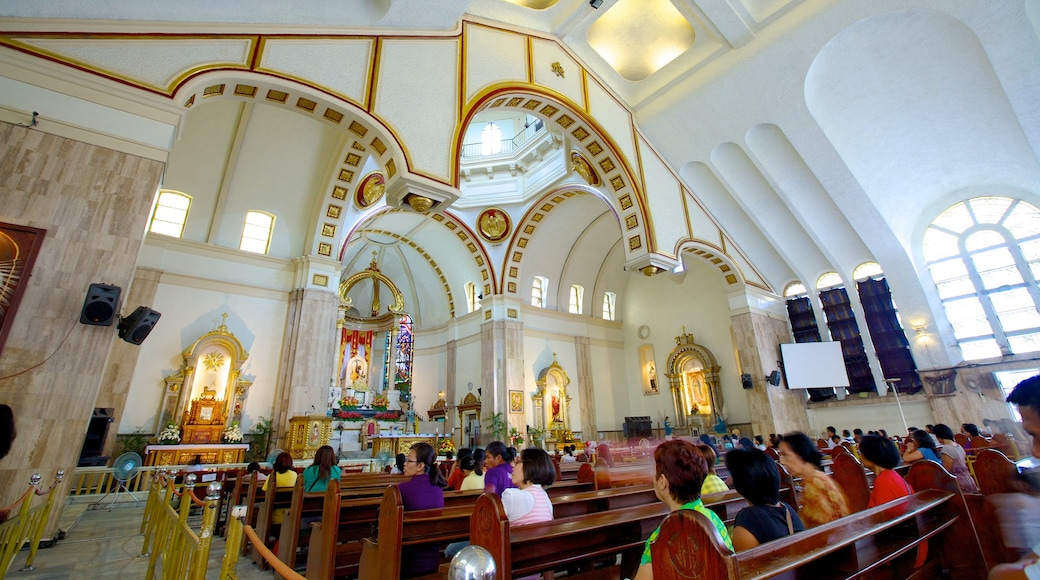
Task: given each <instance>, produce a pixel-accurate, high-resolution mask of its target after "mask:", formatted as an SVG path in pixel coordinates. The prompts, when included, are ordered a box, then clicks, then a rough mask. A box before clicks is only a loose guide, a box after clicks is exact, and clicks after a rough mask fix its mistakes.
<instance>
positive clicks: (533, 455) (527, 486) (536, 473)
mask: <svg viewBox="0 0 1040 580" xmlns="http://www.w3.org/2000/svg"><path fill="white" fill-rule="evenodd" d="M555 481H556V467H555V466H553V463H552V460H551V459H549V454H548V453H546V452H545V451H543V450H541V449H538V448H536V447H529V448H527V449H524V450H523V451H521V452H520V461H518V462H517V463H516V464H515V465H513V485H515V486H516V487H515V488H509V489H506V490H503V491H502V507H503V508H504V509H505V511H506V517H508V518H509V525H510V527H512V526H524V525H527V524H536V523H538V522H548V521H552V519H553V507H552V502H551V501H550V500H549V495H548V494H546V493H545V488H547V487H549V486H550V485H552V484H553V483H554V482H555Z"/></svg>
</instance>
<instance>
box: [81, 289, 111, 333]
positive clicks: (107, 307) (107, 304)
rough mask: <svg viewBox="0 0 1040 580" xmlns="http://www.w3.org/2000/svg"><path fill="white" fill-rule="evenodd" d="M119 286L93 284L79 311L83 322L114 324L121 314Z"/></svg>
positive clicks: (99, 324) (104, 324) (98, 324)
mask: <svg viewBox="0 0 1040 580" xmlns="http://www.w3.org/2000/svg"><path fill="white" fill-rule="evenodd" d="M121 292H122V290H121V289H120V288H119V286H110V285H108V284H91V285H90V288H88V289H87V297H86V298H84V299H83V310H81V311H80V313H79V321H80V323H81V324H92V325H94V326H112V324H113V323H114V322H115V321H116V318H117V317H118V316H117V315H118V314H119V294H120V293H121Z"/></svg>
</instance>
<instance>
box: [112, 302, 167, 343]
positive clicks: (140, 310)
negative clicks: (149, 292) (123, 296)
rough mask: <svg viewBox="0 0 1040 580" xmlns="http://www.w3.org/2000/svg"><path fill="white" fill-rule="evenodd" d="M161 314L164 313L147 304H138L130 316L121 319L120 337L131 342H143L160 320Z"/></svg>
mask: <svg viewBox="0 0 1040 580" xmlns="http://www.w3.org/2000/svg"><path fill="white" fill-rule="evenodd" d="M160 316H162V314H159V313H158V312H156V311H154V310H152V309H151V308H148V307H147V306H138V307H137V310H134V311H133V312H132V313H131V314H130V316H127V317H126V318H121V319H119V338H121V339H123V340H125V341H127V342H129V343H130V344H141V343H142V342H144V339H145V338H147V337H148V333H150V332H151V331H152V327H154V326H155V323H156V322H159V317H160Z"/></svg>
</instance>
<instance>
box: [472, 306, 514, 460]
mask: <svg viewBox="0 0 1040 580" xmlns="http://www.w3.org/2000/svg"><path fill="white" fill-rule="evenodd" d="M523 331H524V323H523V322H521V321H519V320H494V319H492V320H490V321H488V322H485V323H484V324H482V325H481V326H480V346H481V349H480V350H481V389H482V391H481V396H480V400H481V403H482V404H481V407H480V418H481V421H482V422H483V423H484V425H485V427H484V428H483V429H482V430H481V443H483V444H486V443H488V442H490V441H492V439H490V438H489V434H488V429H487V425H488V424H489V423H490V421H491V417H493V416H494V415H495V414H496V413H502V417H504V418H505V419H506V421H507V422H509V424H508V425H507V426H506V429H507V430H508V429H509V427H516V428H517V429H518V430H520V431H523V430H524V429H525V424H524V415H519V414H518V415H510V413H509V391H510V390H523V385H524V342H523Z"/></svg>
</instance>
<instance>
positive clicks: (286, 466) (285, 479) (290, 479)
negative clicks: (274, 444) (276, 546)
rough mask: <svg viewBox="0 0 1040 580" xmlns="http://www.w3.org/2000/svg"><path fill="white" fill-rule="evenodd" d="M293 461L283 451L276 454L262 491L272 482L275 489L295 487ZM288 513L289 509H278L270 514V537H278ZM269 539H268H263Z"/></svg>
mask: <svg viewBox="0 0 1040 580" xmlns="http://www.w3.org/2000/svg"><path fill="white" fill-rule="evenodd" d="M292 466H293V459H292V455H289V454H288V453H286V452H285V451H282V452H281V453H279V454H278V457H276V458H275V459H274V464H273V465H271V467H272V468H273V469H274V471H272V472H271V477H269V478H268V479H267V481H265V482H264V487H263V490H264V491H267V487H268V486H269V485H271V482H272V481H273V482H274V486H275V487H276V488H288V489H292V488H293V487H294V486H295V485H296V477H297V475H296V472H295V471H293V468H292ZM288 511H289V508H279V509H276V510H274V511H273V512H271V524H272V525H271V536H272V537H274V538H277V537H278V533H279V531H280V530H281V528H282V522H283V521H284V520H285V513H286V512H288ZM265 539H268V540H269V539H270V538H265Z"/></svg>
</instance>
